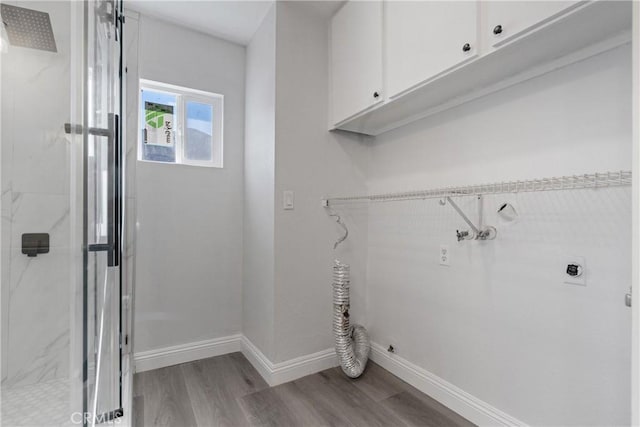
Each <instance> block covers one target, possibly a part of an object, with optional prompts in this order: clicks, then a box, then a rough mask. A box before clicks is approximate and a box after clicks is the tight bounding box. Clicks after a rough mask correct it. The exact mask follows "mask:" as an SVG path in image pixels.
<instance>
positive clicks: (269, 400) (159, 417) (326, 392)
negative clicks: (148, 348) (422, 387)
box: [133, 353, 473, 427]
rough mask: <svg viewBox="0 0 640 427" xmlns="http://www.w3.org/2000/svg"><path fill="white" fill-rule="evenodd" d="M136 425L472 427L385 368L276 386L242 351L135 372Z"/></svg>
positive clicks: (371, 367) (372, 367)
mask: <svg viewBox="0 0 640 427" xmlns="http://www.w3.org/2000/svg"><path fill="white" fill-rule="evenodd" d="M133 381H134V400H133V407H134V408H133V409H134V427H142V426H171V427H186V426H200V427H204V426H207V427H210V426H253V425H256V426H278V427H280V426H363V427H364V426H366V427H374V426H472V425H473V424H471V423H470V422H469V421H467V420H466V419H464V418H462V417H461V416H459V415H458V414H456V413H454V412H452V411H450V410H449V409H447V408H445V407H444V406H442V405H440V404H439V403H438V402H436V401H435V400H433V399H431V398H430V397H428V396H426V395H425V394H423V393H421V392H420V391H418V390H416V389H415V388H413V387H411V386H410V385H409V384H407V383H405V382H403V381H402V380H400V379H398V378H397V377H395V376H393V375H392V374H390V373H389V372H387V371H385V370H384V369H382V368H381V367H380V366H378V365H376V364H375V363H373V362H371V361H369V363H368V364H367V369H366V371H365V372H364V374H363V375H362V376H361V377H360V378H358V379H355V380H352V379H349V378H347V377H346V376H345V375H344V374H343V373H342V371H341V370H340V368H333V369H328V370H326V371H322V372H319V373H317V374H313V375H309V376H307V377H304V378H300V379H299V380H296V381H292V382H289V383H286V384H282V385H279V386H277V387H269V386H268V385H267V384H266V383H265V382H264V380H263V379H262V378H261V377H260V374H258V372H257V371H256V370H255V369H254V368H253V367H252V366H251V364H250V363H249V362H248V361H247V359H245V357H244V356H243V355H242V354H241V353H232V354H227V355H224V356H219V357H212V358H210V359H204V360H199V361H196V362H191V363H184V364H182V365H176V366H171V367H168V368H162V369H156V370H153V371H148V372H141V373H139V374H136V375H135V376H134V380H133Z"/></svg>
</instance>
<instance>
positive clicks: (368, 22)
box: [331, 1, 383, 124]
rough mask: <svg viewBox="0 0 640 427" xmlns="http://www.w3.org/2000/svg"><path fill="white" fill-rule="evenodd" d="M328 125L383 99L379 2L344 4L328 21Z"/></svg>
mask: <svg viewBox="0 0 640 427" xmlns="http://www.w3.org/2000/svg"><path fill="white" fill-rule="evenodd" d="M331 82H332V91H331V93H332V102H331V105H332V118H333V119H332V121H333V123H334V124H335V123H339V122H341V121H343V120H345V119H347V118H348V117H350V116H353V115H355V114H357V113H359V112H361V111H363V110H366V109H367V108H370V107H371V106H373V105H375V104H377V103H379V102H381V101H382V99H383V93H382V2H381V1H350V2H347V3H346V4H345V5H344V6H343V7H342V8H341V9H340V10H339V11H338V12H337V13H336V14H335V15H334V17H333V19H332V20H331Z"/></svg>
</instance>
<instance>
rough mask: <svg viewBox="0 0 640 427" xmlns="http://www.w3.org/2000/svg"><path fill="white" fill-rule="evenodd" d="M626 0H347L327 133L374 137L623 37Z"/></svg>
mask: <svg viewBox="0 0 640 427" xmlns="http://www.w3.org/2000/svg"><path fill="white" fill-rule="evenodd" d="M633 4H634V2H632V1H606V0H594V1H578V0H564V1H562V0H558V1H553V0H552V1H548V0H547V1H541V0H526V1H523V0H477V1H476V0H439V1H438V0H420V1H405V0H384V2H381V1H360V0H351V1H347V2H346V3H345V4H344V6H343V7H342V8H341V9H340V10H339V11H338V12H337V13H336V15H334V17H333V18H332V21H331V44H330V48H331V66H330V70H331V71H330V74H331V77H332V84H331V94H330V97H331V103H330V105H331V107H330V108H331V114H330V117H331V123H330V128H331V129H342V130H347V131H351V132H358V133H363V134H366V135H379V134H381V133H384V132H387V131H389V130H391V129H395V128H397V127H399V126H403V125H405V124H407V123H410V122H412V121H415V120H418V119H420V118H423V117H427V116H429V115H431V114H437V113H438V112H441V111H444V110H446V109H448V108H453V107H455V106H456V105H460V104H462V103H464V102H469V101H471V100H473V99H476V98H478V97H481V96H485V95H487V94H489V93H492V92H495V91H497V90H502V89H504V88H505V87H509V86H511V85H514V84H517V83H520V82H523V81H526V80H528V79H531V78H534V77H536V76H538V75H542V74H545V73H547V72H549V71H551V70H555V69H557V68H559V67H564V66H566V65H568V64H571V63H573V62H576V61H581V60H584V59H586V58H588V57H590V56H593V55H597V54H599V53H602V52H605V51H607V50H609V49H613V48H615V47H617V46H621V45H622V44H625V43H628V42H629V40H630V37H631V36H630V34H631V28H632V25H631V21H632V19H631V16H632V6H633Z"/></svg>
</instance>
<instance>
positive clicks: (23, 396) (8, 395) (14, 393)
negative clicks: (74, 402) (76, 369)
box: [0, 380, 72, 427]
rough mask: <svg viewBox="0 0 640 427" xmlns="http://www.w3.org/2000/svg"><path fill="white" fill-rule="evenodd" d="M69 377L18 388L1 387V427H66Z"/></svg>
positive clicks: (68, 404)
mask: <svg viewBox="0 0 640 427" xmlns="http://www.w3.org/2000/svg"><path fill="white" fill-rule="evenodd" d="M69 396H70V388H69V380H53V381H47V382H42V383H37V384H31V385H27V386H19V387H5V386H3V387H2V412H1V414H2V416H1V419H0V423H1V424H2V426H3V427H13V426H33V427H36V426H46V427H54V426H69V425H72V424H71V421H70V420H71V419H70V407H71V406H70V400H69V399H70V397H69Z"/></svg>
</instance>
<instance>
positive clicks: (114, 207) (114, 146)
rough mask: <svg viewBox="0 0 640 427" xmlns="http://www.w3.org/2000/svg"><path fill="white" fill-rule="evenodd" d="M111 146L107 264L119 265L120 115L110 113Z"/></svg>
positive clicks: (120, 195)
mask: <svg viewBox="0 0 640 427" xmlns="http://www.w3.org/2000/svg"><path fill="white" fill-rule="evenodd" d="M109 130H110V135H109V147H108V152H109V154H108V162H109V171H108V184H107V185H108V189H107V200H108V202H107V203H108V204H109V205H108V207H107V244H108V245H109V253H108V255H107V265H108V266H109V267H117V266H118V265H120V239H121V234H122V233H121V224H122V214H121V207H122V200H121V199H122V188H121V186H122V178H121V173H122V168H121V166H122V165H121V159H120V158H121V155H120V117H119V116H118V115H117V114H113V113H111V114H109Z"/></svg>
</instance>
